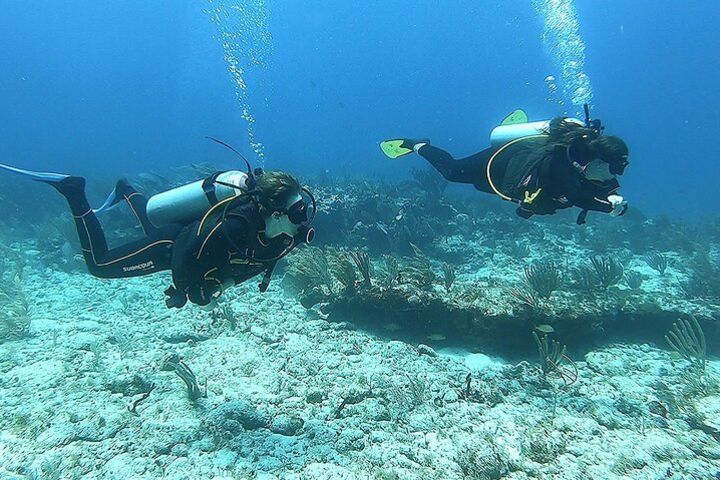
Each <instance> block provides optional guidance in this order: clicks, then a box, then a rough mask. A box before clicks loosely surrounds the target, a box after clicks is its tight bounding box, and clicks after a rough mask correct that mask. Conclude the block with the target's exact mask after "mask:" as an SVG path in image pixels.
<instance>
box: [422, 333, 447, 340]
mask: <svg viewBox="0 0 720 480" xmlns="http://www.w3.org/2000/svg"><path fill="white" fill-rule="evenodd" d="M425 338H426V339H428V340H432V341H433V342H442V341H443V340H447V337H446V336H445V335H441V334H439V333H433V334H430V335H428V336H427V337H425Z"/></svg>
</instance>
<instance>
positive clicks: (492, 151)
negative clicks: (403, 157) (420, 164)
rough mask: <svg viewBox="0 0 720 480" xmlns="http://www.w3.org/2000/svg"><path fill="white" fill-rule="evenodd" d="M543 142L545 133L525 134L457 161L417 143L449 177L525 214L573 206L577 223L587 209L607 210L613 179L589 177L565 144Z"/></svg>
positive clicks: (438, 168)
mask: <svg viewBox="0 0 720 480" xmlns="http://www.w3.org/2000/svg"><path fill="white" fill-rule="evenodd" d="M546 142H547V137H545V136H536V137H528V138H526V139H522V140H520V141H517V142H514V143H513V142H511V143H509V144H506V145H503V146H501V147H491V148H488V149H485V150H483V151H481V152H479V153H476V154H474V155H471V156H469V157H467V158H463V159H460V160H455V159H454V158H453V157H452V156H451V155H450V154H449V153H448V152H446V151H445V150H441V149H439V148H437V147H434V146H432V145H425V146H423V147H420V148H419V149H418V153H419V154H420V155H421V156H423V157H424V158H425V159H426V160H427V161H428V162H430V164H431V165H432V166H433V167H435V169H436V170H437V171H438V172H440V174H442V176H443V177H445V178H446V179H447V180H449V181H451V182H459V183H469V184H472V185H474V186H475V188H477V189H478V190H481V191H483V192H488V193H494V194H497V195H499V196H501V197H502V198H504V199H505V200H509V201H512V202H514V203H516V204H517V205H518V208H517V214H518V215H520V216H521V217H523V218H529V217H531V216H532V215H535V214H538V215H548V214H552V213H555V212H556V211H558V210H561V209H565V208H570V207H573V206H575V207H579V208H581V209H582V212H581V216H580V217H579V218H578V223H583V222H584V216H585V214H586V213H587V211H588V210H594V211H597V212H605V213H610V212H611V211H612V210H613V207H612V205H611V204H610V202H609V201H608V199H607V198H608V195H611V194H613V193H615V192H616V191H617V190H618V188H620V185H619V183H618V182H617V180H614V179H613V180H610V181H607V182H592V181H590V180H587V179H586V178H585V177H584V176H583V175H582V174H581V173H580V172H579V171H578V168H577V166H576V165H574V164H573V162H572V161H571V160H570V159H569V158H568V153H567V149H566V148H564V147H556V148H552V149H548V148H547V144H546ZM488 165H489V168H488Z"/></svg>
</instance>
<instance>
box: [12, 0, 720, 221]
mask: <svg viewBox="0 0 720 480" xmlns="http://www.w3.org/2000/svg"><path fill="white" fill-rule="evenodd" d="M576 3H577V5H576V8H577V14H578V21H579V25H580V33H581V36H582V39H583V40H584V42H585V47H586V56H587V59H586V63H585V72H586V73H587V75H588V76H589V77H590V79H591V82H592V88H593V99H592V105H593V112H594V113H595V114H597V115H598V116H599V117H600V118H601V119H603V120H604V121H605V124H606V125H607V131H608V132H611V133H614V134H618V135H620V136H622V137H623V138H625V139H627V141H628V143H629V145H630V148H631V152H632V156H631V160H632V166H631V168H630V169H629V170H628V173H627V175H626V177H625V178H623V186H624V193H625V195H626V196H627V198H628V199H629V200H631V201H632V202H633V204H634V205H636V206H638V207H640V208H642V209H644V210H647V211H651V212H654V213H671V214H678V215H693V216H699V215H703V214H705V213H707V209H708V208H710V206H711V205H712V204H713V198H714V190H715V187H716V186H717V185H718V180H719V179H720V178H719V176H718V168H717V165H716V162H715V161H714V160H713V156H712V154H711V153H708V152H707V151H706V149H707V148H708V147H707V145H708V143H709V142H710V141H711V139H712V138H713V137H714V136H715V135H716V132H717V130H718V125H719V124H720V118H719V117H718V116H719V115H720V114H719V113H718V111H717V109H716V108H714V107H713V106H714V105H717V103H718V97H717V96H718V89H717V88H716V84H717V79H718V68H719V67H718V64H717V62H716V61H715V60H714V59H715V54H714V52H716V51H718V47H720V45H719V43H720V40H719V39H718V36H717V35H716V33H715V31H714V24H715V22H716V21H717V20H718V19H719V18H720V7H719V6H718V5H717V4H715V3H714V2H702V1H693V2H665V3H663V4H662V6H659V5H658V4H657V2H651V1H639V2H621V1H611V2H608V3H604V4H603V7H602V8H600V7H598V6H597V5H595V4H592V3H589V2H576ZM1 8H2V13H3V18H6V19H8V20H6V21H5V22H4V25H3V28H2V29H1V31H0V40H2V45H3V46H4V48H3V49H2V52H1V53H0V64H2V66H3V80H2V82H3V85H2V87H3V88H2V89H0V100H1V102H0V104H1V105H2V106H3V107H2V112H3V122H2V125H0V129H1V130H0V135H1V136H2V142H0V156H2V158H3V159H5V160H7V161H8V162H10V163H12V162H15V163H21V164H24V165H27V166H29V167H41V168H46V167H47V166H51V167H53V168H57V169H59V170H67V171H72V172H80V173H88V174H89V173H92V172H94V171H107V172H112V173H128V172H135V171H139V170H141V169H143V168H146V167H147V165H148V164H151V165H152V166H153V168H154V169H155V170H158V171H161V170H163V168H165V167H169V166H171V165H177V164H181V163H186V162H189V161H197V159H198V158H204V159H208V160H211V159H213V160H215V159H218V157H219V156H220V155H219V152H218V151H217V150H216V148H215V146H214V145H210V144H208V142H206V141H203V136H205V135H215V136H218V137H221V138H224V139H226V140H228V141H231V143H233V144H236V145H239V146H241V147H243V148H245V149H246V150H247V149H248V146H247V141H246V138H245V135H244V133H243V132H244V130H245V125H244V122H243V120H242V118H241V113H242V112H241V111H240V107H239V105H238V103H237V101H236V98H235V96H234V95H233V88H234V85H233V84H232V82H231V81H230V79H229V75H228V73H227V71H226V63H225V61H224V60H223V56H222V53H223V52H222V47H221V45H220V42H219V41H218V38H217V30H216V28H215V26H214V25H213V24H212V22H210V21H209V20H210V17H209V14H208V13H206V11H207V10H208V9H209V8H211V5H210V4H205V3H203V2H198V3H195V4H177V3H176V2H151V3H148V2H139V1H137V2H135V1H130V2H123V3H122V4H107V5H106V4H99V3H95V2H82V1H80V2H64V3H63V4H61V5H59V4H56V3H55V2H42V1H38V2H31V3H30V4H26V3H24V2H23V3H21V2H5V3H4V4H3V5H2V7H1ZM265 9H266V11H267V15H268V18H269V29H270V33H271V36H272V41H271V50H272V51H271V53H270V55H269V56H268V59H267V62H266V65H265V66H264V68H252V67H251V68H248V69H247V70H246V73H245V75H246V77H247V78H246V83H247V85H248V87H247V95H248V103H249V105H251V106H252V109H253V113H254V115H255V117H256V118H257V122H256V127H255V128H256V130H257V136H258V139H259V141H261V142H263V143H264V144H265V145H266V149H267V161H268V166H276V167H280V168H285V167H292V169H293V170H294V171H297V172H298V173H300V174H302V173H304V172H312V171H315V170H318V169H331V170H333V171H335V172H343V173H344V172H351V173H367V174H368V175H372V176H380V177H381V178H382V177H386V176H391V177H392V176H396V175H403V174H404V173H406V171H407V169H408V168H409V167H408V164H409V162H404V163H401V164H397V165H395V164H392V165H390V164H388V163H387V162H384V161H383V158H382V156H381V154H380V153H379V151H378V149H377V142H378V141H379V140H381V139H383V138H385V137H387V136H393V135H407V136H416V137H430V138H432V139H433V141H434V142H435V143H436V144H438V145H442V146H444V147H446V148H447V149H449V150H451V151H452V152H454V153H456V154H457V155H463V154H470V153H473V152H475V151H479V150H480V149H482V148H484V147H485V146H486V145H487V138H488V132H489V130H490V129H491V128H492V127H493V126H495V125H496V124H497V123H498V122H499V121H500V120H501V119H502V118H503V117H504V116H505V114H507V113H508V112H509V111H511V110H513V109H515V108H524V109H526V110H527V112H528V113H529V115H530V117H531V118H533V119H543V118H548V117H551V116H554V115H557V114H561V113H563V112H564V111H565V110H567V111H569V113H576V111H577V108H567V107H571V106H569V105H566V106H565V107H566V108H563V107H562V106H559V105H557V104H555V103H552V102H548V101H546V98H547V97H548V95H547V94H548V91H547V85H546V83H545V82H544V79H545V78H546V77H547V76H548V75H554V76H556V77H558V76H559V72H558V68H557V66H556V65H553V62H552V59H551V57H550V56H549V55H547V52H546V51H544V48H543V44H542V41H541V32H542V19H541V18H539V17H538V15H537V12H536V11H535V9H534V8H533V6H532V5H531V2H529V1H528V2H514V3H512V4H510V3H508V2H482V3H479V2H470V1H458V2H453V3H452V5H451V6H447V5H446V4H443V3H442V2H431V1H428V2H420V3H419V4H416V3H403V2H401V1H393V2H380V1H370V2H363V3H362V4H361V5H355V6H353V7H352V8H349V7H348V6H347V5H346V4H344V3H338V2H329V1H327V2H326V1H320V2H312V3H309V4H308V3H306V2H268V3H267V5H266V6H265ZM573 110H575V112H573Z"/></svg>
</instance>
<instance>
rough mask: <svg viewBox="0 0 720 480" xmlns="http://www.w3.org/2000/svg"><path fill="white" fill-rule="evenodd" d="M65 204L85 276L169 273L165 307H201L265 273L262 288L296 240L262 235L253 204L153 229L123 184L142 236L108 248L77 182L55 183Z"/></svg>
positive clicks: (140, 200) (137, 197) (139, 199)
mask: <svg viewBox="0 0 720 480" xmlns="http://www.w3.org/2000/svg"><path fill="white" fill-rule="evenodd" d="M54 186H55V188H56V189H57V190H58V191H59V192H60V193H62V194H63V195H64V196H65V198H66V199H67V201H68V204H69V205H70V209H71V211H72V214H73V217H74V219H75V224H76V226H77V231H78V235H79V237H80V245H81V247H82V252H83V256H84V258H85V263H86V264H87V268H88V270H89V271H90V273H91V274H92V275H94V276H96V277H101V278H123V277H136V276H142V275H148V274H151V273H154V272H158V271H162V270H172V278H173V284H174V285H173V286H171V287H170V288H168V290H167V291H166V292H165V293H166V295H168V296H169V301H168V306H175V307H181V306H183V305H184V304H185V302H186V301H187V300H188V299H189V300H190V301H191V302H193V303H196V304H199V305H206V304H208V303H210V301H211V300H212V298H214V296H216V295H217V294H219V293H221V292H222V290H223V284H225V283H227V282H228V281H232V282H234V283H235V284H238V283H241V282H244V281H246V280H248V279H249V278H252V277H254V276H256V275H258V274H260V273H263V272H265V278H264V279H263V282H262V283H261V285H260V286H261V290H262V291H264V289H265V288H267V283H268V282H269V280H270V275H271V274H272V270H273V268H274V266H275V262H276V261H277V260H278V259H279V258H281V257H283V256H285V255H286V254H287V253H289V252H290V251H291V250H292V249H293V248H294V247H295V246H296V245H297V242H296V239H293V238H291V237H288V236H285V235H281V236H279V237H276V238H273V239H266V238H265V236H264V229H265V222H264V219H263V217H262V216H261V215H260V213H259V211H258V207H257V205H256V204H255V203H254V202H252V201H250V200H248V201H247V202H244V203H241V204H240V205H238V206H236V207H234V208H232V209H230V210H229V212H228V214H227V215H226V216H225V217H224V218H220V217H218V216H214V217H211V218H210V219H208V220H207V221H206V222H205V224H204V225H203V226H202V228H200V220H198V221H195V222H193V223H191V224H188V225H183V224H171V225H167V226H164V227H161V228H157V227H155V226H154V225H153V224H152V223H150V221H149V220H148V217H147V213H146V205H147V199H146V198H145V197H144V196H143V195H141V194H140V193H139V192H137V191H135V190H134V189H133V188H132V187H130V186H129V185H127V184H125V185H124V186H123V187H122V191H121V192H118V193H119V194H121V195H122V196H123V198H124V199H125V200H126V201H127V203H128V205H129V207H130V209H131V211H132V212H133V213H134V215H135V216H136V217H137V219H138V221H139V222H140V225H141V226H142V228H143V231H144V232H145V237H144V238H143V239H141V240H137V241H134V242H130V243H128V244H125V245H123V246H120V247H117V248H113V249H108V246H107V242H106V240H105V234H104V232H103V229H102V226H101V225H100V222H99V221H98V219H97V217H96V216H95V213H94V212H93V210H92V208H91V207H90V204H89V203H88V201H87V198H86V196H85V189H84V187H85V181H84V179H82V178H80V177H70V179H68V180H66V181H63V182H61V183H58V184H54Z"/></svg>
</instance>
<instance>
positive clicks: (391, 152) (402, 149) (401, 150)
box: [380, 138, 430, 159]
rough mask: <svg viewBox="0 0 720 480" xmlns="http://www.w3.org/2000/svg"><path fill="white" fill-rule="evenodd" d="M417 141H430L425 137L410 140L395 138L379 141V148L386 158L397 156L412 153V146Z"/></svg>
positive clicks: (417, 142)
mask: <svg viewBox="0 0 720 480" xmlns="http://www.w3.org/2000/svg"><path fill="white" fill-rule="evenodd" d="M419 143H426V144H427V143H430V141H429V140H427V139H422V140H412V139H409V138H396V139H394V140H385V141H383V142H380V149H381V150H382V151H383V153H384V154H385V155H386V156H387V157H388V158H392V159H395V158H398V157H402V156H403V155H407V154H408V153H413V151H414V150H413V147H414V146H415V145H417V144H419Z"/></svg>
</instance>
